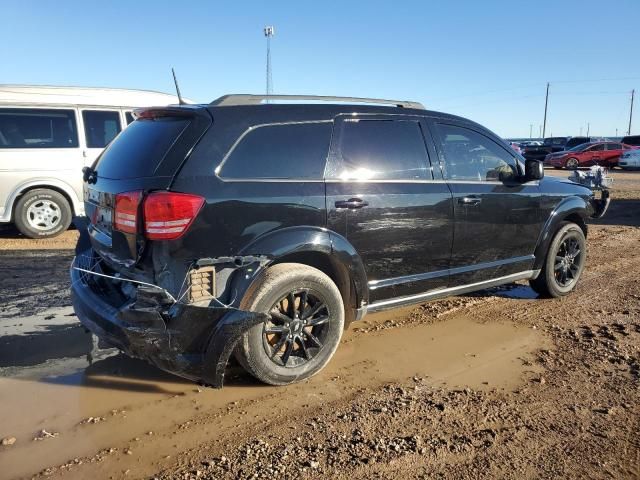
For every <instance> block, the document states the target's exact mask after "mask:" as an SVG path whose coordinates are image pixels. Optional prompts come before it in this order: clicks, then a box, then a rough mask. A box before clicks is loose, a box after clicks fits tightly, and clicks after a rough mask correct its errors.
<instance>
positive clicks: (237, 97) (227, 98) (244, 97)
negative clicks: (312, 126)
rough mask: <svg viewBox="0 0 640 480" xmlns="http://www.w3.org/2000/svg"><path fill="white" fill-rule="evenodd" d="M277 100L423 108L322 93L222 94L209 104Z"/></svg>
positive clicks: (394, 102) (403, 101)
mask: <svg viewBox="0 0 640 480" xmlns="http://www.w3.org/2000/svg"><path fill="white" fill-rule="evenodd" d="M272 101H275V102H278V101H285V102H286V101H292V102H304V101H307V102H340V103H370V104H377V105H391V106H394V107H399V108H415V109H419V110H424V109H425V108H424V105H422V104H421V103H419V102H412V101H408V100H386V99H382V98H361V97H330V96H323V95H250V94H233V95H223V96H222V97H220V98H217V99H215V100H214V101H213V102H211V105H215V106H218V107H227V106H237V105H260V104H262V103H269V102H272Z"/></svg>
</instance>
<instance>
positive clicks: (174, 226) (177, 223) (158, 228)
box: [144, 192, 204, 240]
mask: <svg viewBox="0 0 640 480" xmlns="http://www.w3.org/2000/svg"><path fill="white" fill-rule="evenodd" d="M202 205H204V198H202V197H200V196H198V195H190V194H188V193H175V192H153V193H150V194H149V195H148V196H147V197H146V198H145V200H144V232H145V235H146V237H147V238H148V239H149V240H174V239H176V238H179V237H180V236H181V235H182V234H183V233H184V232H186V231H187V229H188V228H189V226H190V225H191V223H192V222H193V220H194V219H195V218H196V215H198V212H199V211H200V209H201V208H202Z"/></svg>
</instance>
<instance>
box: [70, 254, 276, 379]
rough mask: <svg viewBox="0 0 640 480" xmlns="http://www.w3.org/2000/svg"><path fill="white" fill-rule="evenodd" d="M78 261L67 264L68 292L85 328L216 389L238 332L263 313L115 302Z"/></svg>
mask: <svg viewBox="0 0 640 480" xmlns="http://www.w3.org/2000/svg"><path fill="white" fill-rule="evenodd" d="M77 262H78V260H77V258H76V259H74V262H73V263H72V265H71V285H72V287H71V297H72V301H73V307H74V310H75V312H76V315H77V316H78V318H79V319H80V322H81V323H82V324H83V325H84V326H85V327H86V328H88V329H89V330H90V331H91V332H93V333H94V334H95V335H97V336H98V337H99V338H101V339H103V340H105V341H106V342H108V343H110V344H112V345H114V346H115V347H117V348H119V349H121V350H122V351H124V352H125V353H127V354H128V355H130V356H132V357H136V358H142V359H144V360H147V361H149V362H150V363H152V364H154V365H156V366H158V367H159V368H161V369H163V370H166V371H168V372H171V373H174V374H177V375H180V376H183V377H186V378H189V379H191V380H195V381H203V382H204V383H206V384H210V385H212V386H214V387H217V388H220V387H222V385H223V382H224V371H225V367H226V364H227V361H228V359H229V357H230V356H231V353H232V352H233V350H234V348H235V346H236V344H237V342H238V340H239V339H240V337H241V336H242V334H243V333H244V332H246V331H247V330H248V329H250V328H251V327H253V326H254V325H257V324H260V323H262V322H264V321H265V320H266V319H267V318H268V316H267V315H265V314H262V313H255V312H247V311H243V310H238V309H236V308H233V307H200V306H195V305H189V304H184V303H172V304H169V305H167V304H162V303H161V302H159V303H158V304H156V305H149V306H147V305H144V306H139V305H137V304H136V302H130V303H125V304H124V305H122V306H120V307H114V306H112V305H111V304H109V303H108V302H107V301H106V300H105V298H104V295H105V294H104V293H99V292H97V291H95V290H94V289H93V288H92V286H91V285H90V281H89V280H88V276H89V275H88V274H86V273H83V272H81V271H79V270H77V269H76V267H77V266H78V263H77Z"/></svg>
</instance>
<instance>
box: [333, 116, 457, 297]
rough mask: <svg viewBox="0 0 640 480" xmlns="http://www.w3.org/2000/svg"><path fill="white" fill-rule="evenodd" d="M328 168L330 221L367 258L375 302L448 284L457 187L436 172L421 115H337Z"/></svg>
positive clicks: (366, 263) (367, 268)
mask: <svg viewBox="0 0 640 480" xmlns="http://www.w3.org/2000/svg"><path fill="white" fill-rule="evenodd" d="M334 132H335V133H334V137H333V141H332V147H331V153H330V156H329V162H328V164H327V169H326V172H325V177H326V192H327V211H328V227H329V229H330V230H332V231H333V232H336V233H337V234H340V235H342V236H344V237H345V238H346V239H347V240H348V242H349V243H351V244H352V245H353V246H354V247H355V249H356V251H357V252H358V254H359V255H360V257H361V258H362V261H363V263H364V267H365V271H366V274H367V279H368V283H369V293H370V302H373V303H375V302H377V301H381V300H384V299H389V298H392V297H400V296H406V295H412V294H417V293H422V292H425V291H427V290H431V289H435V288H443V287H446V285H447V279H448V268H449V257H450V253H451V242H452V239H453V223H452V220H453V207H452V201H451V192H450V191H449V189H448V187H447V185H446V184H444V183H443V182H436V181H434V179H433V176H432V172H431V167H430V162H429V156H430V154H431V155H435V151H434V150H433V146H432V142H431V141H427V139H428V138H429V137H428V132H427V131H426V127H425V124H424V123H423V122H422V121H421V120H420V119H419V118H418V117H411V116H398V115H389V116H386V115H358V116H348V117H342V116H340V117H338V118H337V119H336V126H335V130H334Z"/></svg>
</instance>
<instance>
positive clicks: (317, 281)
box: [236, 263, 344, 385]
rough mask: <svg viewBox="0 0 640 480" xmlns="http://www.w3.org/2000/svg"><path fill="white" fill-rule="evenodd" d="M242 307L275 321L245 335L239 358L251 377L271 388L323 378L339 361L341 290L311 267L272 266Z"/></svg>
mask: <svg viewBox="0 0 640 480" xmlns="http://www.w3.org/2000/svg"><path fill="white" fill-rule="evenodd" d="M240 308H241V309H243V310H251V311H256V312H262V313H266V314H268V315H269V316H270V319H269V320H267V321H265V322H264V323H263V324H261V325H256V326H255V327H253V328H252V329H250V330H249V331H248V332H247V333H245V334H244V336H243V337H242V339H241V340H240V344H239V347H238V349H237V351H236V357H237V358H238V361H239V362H240V364H241V365H242V366H243V367H244V368H245V369H246V370H247V371H248V372H249V373H251V375H253V376H254V377H256V378H257V379H258V380H261V381H263V382H265V383H268V384H271V385H286V384H288V383H293V382H296V381H298V380H303V379H305V378H309V377H311V376H312V375H315V374H316V373H318V372H319V371H320V370H321V369H322V368H323V367H324V366H325V365H326V364H327V363H328V362H329V360H330V359H331V357H332V356H333V354H334V352H335V350H336V348H337V347H338V344H339V343H340V338H341V337H342V331H343V329H344V305H343V302H342V296H341V295H340V291H339V290H338V287H337V286H336V285H335V283H333V281H332V280H331V279H330V278H329V277H328V276H327V275H325V274H324V273H323V272H321V271H320V270H318V269H316V268H313V267H309V266H307V265H301V264H297V263H283V264H279V265H275V266H273V267H271V268H270V269H268V270H267V271H266V272H265V274H264V275H263V277H262V278H261V279H259V280H258V281H257V283H256V284H255V285H253V286H252V288H251V289H250V291H248V292H247V294H246V295H245V298H243V300H242V302H241V304H240Z"/></svg>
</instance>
